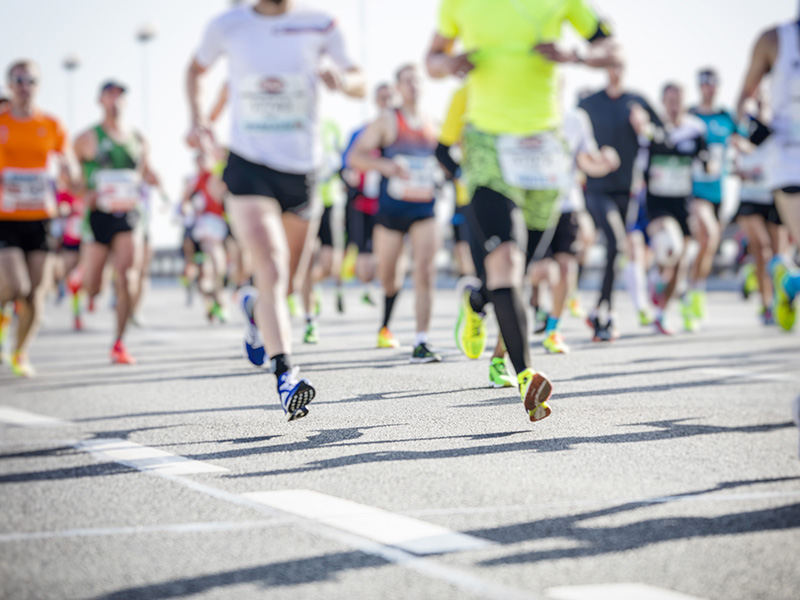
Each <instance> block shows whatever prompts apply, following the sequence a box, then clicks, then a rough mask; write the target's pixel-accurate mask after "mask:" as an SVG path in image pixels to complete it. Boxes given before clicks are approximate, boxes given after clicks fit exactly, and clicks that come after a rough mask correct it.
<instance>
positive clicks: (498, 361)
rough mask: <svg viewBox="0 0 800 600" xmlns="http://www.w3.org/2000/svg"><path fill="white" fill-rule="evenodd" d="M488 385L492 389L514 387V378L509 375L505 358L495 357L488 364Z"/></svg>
mask: <svg viewBox="0 0 800 600" xmlns="http://www.w3.org/2000/svg"><path fill="white" fill-rule="evenodd" d="M489 383H490V384H492V387H493V388H507V387H514V377H512V376H511V375H510V374H509V369H508V364H507V363H506V359H505V358H498V357H497V356H495V357H494V358H493V359H492V362H491V363H489Z"/></svg>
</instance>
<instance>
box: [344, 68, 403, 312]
mask: <svg viewBox="0 0 800 600" xmlns="http://www.w3.org/2000/svg"><path fill="white" fill-rule="evenodd" d="M375 105H376V107H377V109H378V114H380V113H382V112H383V111H384V110H386V109H387V108H390V107H392V106H393V105H394V89H393V88H392V86H390V85H389V84H388V83H381V84H379V85H378V86H377V87H376V88H375ZM366 128H367V125H364V126H363V127H361V128H359V129H357V130H356V131H355V132H353V134H352V135H351V136H350V141H349V143H348V144H347V148H345V150H344V152H343V153H342V171H341V174H342V181H343V182H344V184H345V187H346V190H347V208H346V217H345V218H346V228H347V236H348V241H349V243H351V244H353V245H355V247H356V251H357V253H358V254H357V258H356V263H355V275H356V277H358V280H359V281H360V282H361V283H362V285H363V286H364V291H363V293H362V295H361V301H362V302H363V303H364V304H368V305H369V306H375V302H374V300H373V299H372V295H371V294H370V289H369V286H370V284H371V283H372V281H373V280H374V279H375V260H374V259H373V256H372V232H373V228H374V227H375V215H376V214H377V212H378V195H379V194H380V177H381V175H380V173H376V172H374V171H372V172H369V173H361V172H359V171H356V170H354V169H351V168H349V167H348V166H347V157H348V155H349V154H350V151H351V150H352V149H353V146H354V145H355V143H356V140H357V139H358V136H359V135H361V133H362V132H363V131H364V130H365V129H366ZM376 155H380V153H379V152H377V151H376Z"/></svg>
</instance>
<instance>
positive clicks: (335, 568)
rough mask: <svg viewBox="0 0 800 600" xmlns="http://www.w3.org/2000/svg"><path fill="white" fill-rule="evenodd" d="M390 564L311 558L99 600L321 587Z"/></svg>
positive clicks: (337, 556) (344, 556) (354, 557)
mask: <svg viewBox="0 0 800 600" xmlns="http://www.w3.org/2000/svg"><path fill="white" fill-rule="evenodd" d="M386 564H388V563H387V562H386V561H385V560H384V559H382V558H380V557H377V556H372V555H369V554H365V553H363V552H358V551H351V552H337V553H333V554H325V555H322V556H314V557H310V558H298V559H293V560H291V561H287V562H281V563H270V564H265V565H259V566H257V567H248V568H244V569H235V570H232V571H222V572H219V573H213V574H211V575H198V576H196V577H186V578H183V579H173V580H170V581H165V582H163V583H154V584H148V585H142V586H137V587H129V588H126V589H122V590H119V591H117V592H112V593H110V594H103V595H102V596H97V597H96V600H100V599H101V598H102V599H103V600H123V599H124V600H161V599H164V598H180V597H184V596H194V595H196V594H202V593H203V592H208V591H210V590H215V589H217V590H218V589H219V588H226V587H228V586H237V585H242V584H247V583H250V584H256V585H258V586H260V587H262V588H265V589H270V588H276V587H283V586H295V585H303V584H307V583H320V582H324V581H336V580H337V575H338V574H339V573H341V572H343V571H350V570H358V569H374V568H376V567H381V566H384V565H386ZM234 597H235V596H234Z"/></svg>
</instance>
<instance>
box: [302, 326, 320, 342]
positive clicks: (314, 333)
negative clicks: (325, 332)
mask: <svg viewBox="0 0 800 600" xmlns="http://www.w3.org/2000/svg"><path fill="white" fill-rule="evenodd" d="M303 343H304V344H319V328H318V327H317V324H316V323H315V322H314V321H309V322H308V323H306V333H305V335H304V336H303Z"/></svg>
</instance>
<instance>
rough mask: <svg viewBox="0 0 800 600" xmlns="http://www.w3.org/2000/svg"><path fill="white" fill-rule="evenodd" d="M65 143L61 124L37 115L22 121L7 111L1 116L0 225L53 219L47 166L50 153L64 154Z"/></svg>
mask: <svg viewBox="0 0 800 600" xmlns="http://www.w3.org/2000/svg"><path fill="white" fill-rule="evenodd" d="M66 139H67V134H66V132H65V131H64V128H63V127H62V126H61V123H60V122H59V121H58V120H56V119H55V118H53V117H50V116H48V115H45V114H44V113H41V112H39V111H37V112H36V113H34V115H33V117H31V118H30V119H25V120H22V119H17V118H16V117H14V116H13V115H12V114H11V111H10V110H9V111H6V112H3V113H0V178H1V179H2V186H0V221H39V220H44V219H49V218H51V217H53V216H54V215H55V208H56V206H55V195H54V193H53V189H52V185H51V182H50V178H49V177H48V176H47V162H48V158H49V156H50V153H51V152H58V153H63V152H64V147H65V145H66Z"/></svg>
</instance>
